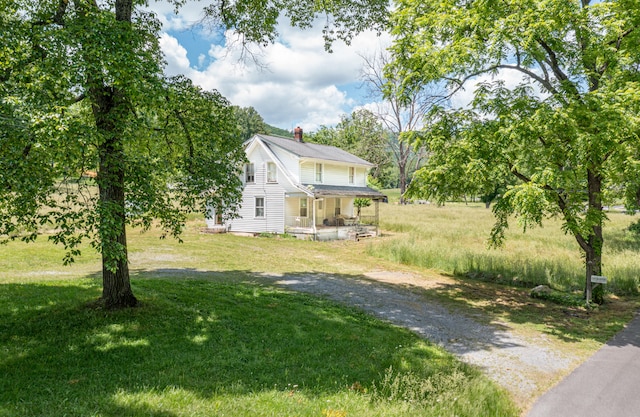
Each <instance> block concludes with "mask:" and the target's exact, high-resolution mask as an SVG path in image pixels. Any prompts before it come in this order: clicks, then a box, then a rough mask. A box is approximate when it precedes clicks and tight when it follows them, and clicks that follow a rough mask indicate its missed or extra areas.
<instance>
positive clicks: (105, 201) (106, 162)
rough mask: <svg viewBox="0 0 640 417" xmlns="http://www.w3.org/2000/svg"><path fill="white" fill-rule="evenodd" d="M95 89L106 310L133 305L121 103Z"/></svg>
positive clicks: (112, 93) (114, 94)
mask: <svg viewBox="0 0 640 417" xmlns="http://www.w3.org/2000/svg"><path fill="white" fill-rule="evenodd" d="M99 90H101V91H94V93H93V94H92V96H93V100H94V105H93V114H94V117H95V120H96V126H97V128H98V131H99V132H100V133H102V137H103V140H102V142H101V143H100V145H99V147H98V153H99V158H100V166H99V170H98V188H99V191H100V206H99V210H100V211H99V213H100V226H99V229H100V239H101V243H102V302H103V303H104V306H105V307H106V308H109V309H113V308H124V307H133V306H135V305H136V304H137V299H136V297H135V296H134V295H133V292H132V290H131V283H130V280H129V265H128V255H127V234H126V228H125V226H126V219H125V196H124V179H125V169H124V168H125V167H124V163H125V154H124V146H123V143H122V137H121V136H120V134H119V132H118V129H117V125H118V123H124V120H123V118H122V117H123V116H124V114H123V113H125V112H126V110H123V108H124V107H125V106H124V103H122V102H121V101H122V100H121V99H120V98H119V95H118V93H117V92H116V91H115V90H114V89H112V88H109V87H103V88H102V89H99Z"/></svg>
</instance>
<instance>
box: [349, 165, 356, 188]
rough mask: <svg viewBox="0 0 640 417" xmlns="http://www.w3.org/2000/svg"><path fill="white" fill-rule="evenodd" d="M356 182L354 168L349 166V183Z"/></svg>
mask: <svg viewBox="0 0 640 417" xmlns="http://www.w3.org/2000/svg"><path fill="white" fill-rule="evenodd" d="M355 182H356V168H355V167H349V184H355Z"/></svg>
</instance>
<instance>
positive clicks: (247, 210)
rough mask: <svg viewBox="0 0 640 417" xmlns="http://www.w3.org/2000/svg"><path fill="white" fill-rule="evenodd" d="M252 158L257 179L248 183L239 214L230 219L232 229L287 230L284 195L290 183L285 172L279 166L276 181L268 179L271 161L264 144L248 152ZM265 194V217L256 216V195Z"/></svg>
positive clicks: (279, 231)
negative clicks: (285, 227) (271, 181)
mask: <svg viewBox="0 0 640 417" xmlns="http://www.w3.org/2000/svg"><path fill="white" fill-rule="evenodd" d="M247 159H249V162H253V164H254V166H255V182H254V183H250V184H245V187H244V190H243V193H242V194H243V198H242V205H241V207H240V210H239V214H240V218H237V219H234V220H232V221H231V222H230V223H229V226H230V227H229V230H230V231H231V232H245V233H262V232H272V233H284V196H285V192H286V189H285V187H284V186H283V184H286V183H287V180H286V177H285V175H284V173H283V172H282V171H281V170H280V169H278V172H277V180H278V181H277V182H276V183H267V162H269V161H271V159H270V158H269V155H268V154H267V152H266V151H265V150H264V148H262V147H261V146H258V147H256V148H254V149H253V152H251V153H250V154H249V155H247ZM256 197H263V198H264V217H256V216H255V199H256Z"/></svg>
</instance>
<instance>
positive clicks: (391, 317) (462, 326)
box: [260, 272, 577, 408]
mask: <svg viewBox="0 0 640 417" xmlns="http://www.w3.org/2000/svg"><path fill="white" fill-rule="evenodd" d="M390 274H391V275H390ZM393 274H394V273H393V272H373V273H369V274H366V278H362V279H359V278H348V279H347V278H343V277H339V276H333V275H328V274H300V275H284V276H282V275H277V274H261V275H260V276H261V277H262V278H268V279H269V280H270V281H272V282H273V283H274V284H276V285H279V286H283V287H286V288H289V289H292V290H295V291H300V292H306V293H312V294H315V295H319V296H323V297H326V298H329V299H331V300H335V301H338V302H340V303H344V304H347V305H351V306H355V307H358V308H360V309H362V310H365V311H367V312H370V313H372V314H373V315H375V316H377V317H379V318H381V319H384V320H387V321H389V322H391V323H393V324H396V325H398V326H402V327H405V328H407V329H410V330H412V331H413V332H415V333H417V334H419V335H420V336H422V337H424V338H425V339H428V340H429V341H431V342H433V343H435V344H438V345H440V346H442V347H443V348H445V349H446V350H448V351H449V352H452V353H454V354H455V355H457V356H458V357H459V358H460V359H462V360H463V361H465V362H467V363H470V364H473V365H476V366H478V367H480V368H482V369H483V370H484V372H485V374H486V375H488V376H489V377H490V378H492V379H493V380H495V381H496V382H497V383H499V384H500V385H502V386H503V387H505V388H506V389H507V390H508V391H510V392H511V393H512V395H513V397H514V399H515V401H516V402H517V403H519V405H521V406H524V407H525V408H526V407H527V406H529V405H530V404H531V403H532V401H533V400H534V399H535V398H536V397H537V396H539V395H540V394H542V391H543V390H544V389H546V388H547V387H548V383H549V381H550V380H551V381H553V380H555V379H557V377H558V375H559V374H565V373H567V372H568V371H569V369H570V368H573V367H574V366H575V365H576V364H577V358H570V357H563V356H560V355H558V354H557V353H556V352H554V351H552V350H551V349H549V348H548V347H546V346H545V343H544V340H543V339H541V340H529V339H528V338H523V337H521V336H518V335H515V334H514V333H513V332H511V331H510V330H509V328H507V327H506V326H498V325H495V326H494V325H487V324H482V323H480V322H478V321H476V320H474V319H473V318H472V317H469V316H467V315H464V314H462V313H459V312H456V311H451V310H449V309H447V308H446V307H444V306H442V305H440V304H437V303H435V302H434V301H432V300H428V299H426V298H424V297H422V296H421V295H419V294H417V293H416V292H413V291H411V290H409V289H407V288H404V287H403V286H400V285H389V284H388V282H390V281H391V282H395V283H402V282H403V280H404V278H412V277H411V276H409V275H407V274H403V273H398V274H397V275H398V276H399V277H393V278H396V279H391V280H390V279H389V278H390V277H392V275H393ZM414 278H415V277H414ZM385 282H387V283H385ZM532 376H535V378H532ZM536 381H545V383H546V385H545V386H544V387H539V386H537V385H536Z"/></svg>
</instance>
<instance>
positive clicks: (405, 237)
mask: <svg viewBox="0 0 640 417" xmlns="http://www.w3.org/2000/svg"><path fill="white" fill-rule="evenodd" d="M608 218H609V220H608V221H607V222H606V224H605V228H604V239H605V246H604V253H603V273H604V275H606V276H607V277H608V279H609V282H608V284H607V286H606V289H607V290H608V291H609V292H611V293H613V294H616V295H637V294H638V286H639V285H640V262H638V252H639V251H640V239H638V237H636V236H634V235H633V234H631V233H630V232H628V231H626V230H625V229H626V228H627V227H628V226H629V225H630V224H631V223H632V222H633V221H635V220H637V219H638V216H637V215H636V216H629V215H626V214H623V213H618V212H610V213H608ZM493 223H494V218H493V215H492V212H491V210H488V209H486V208H485V207H484V204H469V205H466V204H463V203H450V204H447V205H445V206H443V207H438V206H437V205H433V204H424V205H409V206H399V205H395V204H390V205H382V206H381V227H382V229H383V230H386V231H388V232H391V233H392V234H395V235H397V236H394V237H392V238H391V239H387V240H385V241H384V242H383V243H381V244H376V245H371V246H370V249H369V254H370V255H373V256H377V257H380V258H383V259H388V260H392V261H395V262H398V263H401V264H405V265H415V266H421V267H425V268H430V269H435V270H438V271H441V272H444V273H447V274H454V275H458V276H468V277H474V278H481V279H485V280H490V281H498V282H503V283H509V284H515V285H522V286H526V287H532V286H534V285H539V284H547V285H550V286H551V287H552V288H555V289H558V290H561V291H567V292H571V291H581V290H582V289H583V288H584V269H585V268H584V262H583V258H582V253H581V250H580V249H579V247H578V244H577V243H576V241H575V239H574V238H573V236H570V235H566V234H564V233H563V232H562V227H561V222H560V220H559V219H551V220H546V221H545V222H544V223H543V227H541V228H535V229H531V230H527V232H526V233H523V231H522V228H521V227H519V226H518V223H517V221H516V220H515V219H513V220H512V223H511V228H510V229H509V230H508V232H507V238H506V241H505V245H504V246H503V247H502V248H498V249H489V248H488V238H489V234H490V231H491V228H492V226H493Z"/></svg>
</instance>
